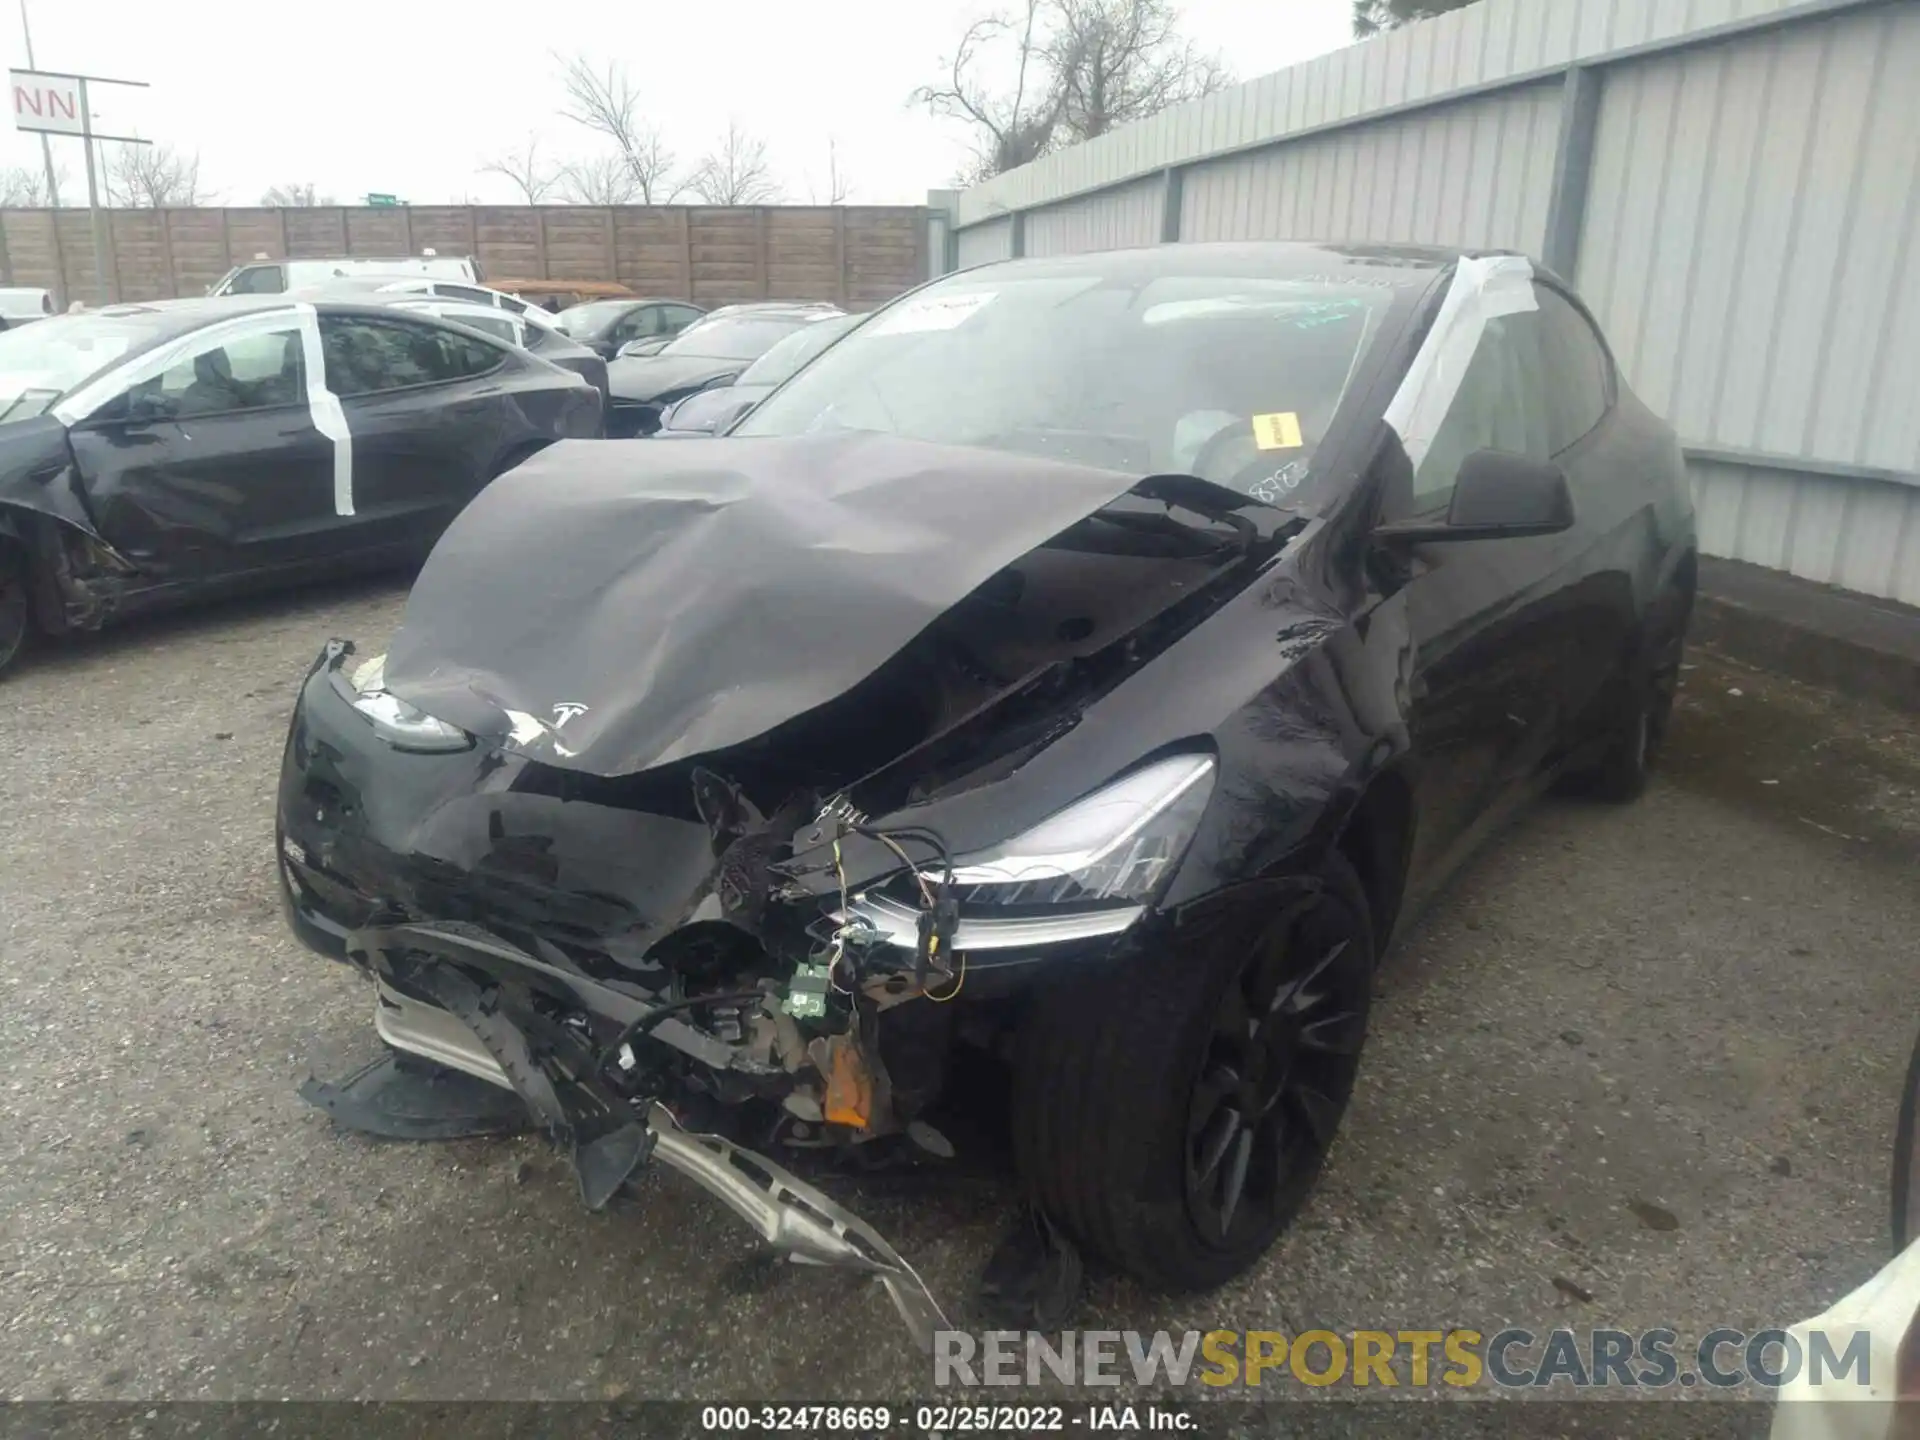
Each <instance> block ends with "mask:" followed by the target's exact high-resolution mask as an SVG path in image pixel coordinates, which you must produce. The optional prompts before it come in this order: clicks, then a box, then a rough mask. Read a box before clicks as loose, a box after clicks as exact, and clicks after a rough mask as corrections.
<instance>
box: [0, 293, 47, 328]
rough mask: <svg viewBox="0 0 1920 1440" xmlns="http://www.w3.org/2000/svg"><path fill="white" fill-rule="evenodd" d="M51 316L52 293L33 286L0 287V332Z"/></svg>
mask: <svg viewBox="0 0 1920 1440" xmlns="http://www.w3.org/2000/svg"><path fill="white" fill-rule="evenodd" d="M51 314H53V292H52V291H51V290H42V289H40V288H39V287H38V286H35V285H0V330H11V329H13V328H14V327H15V326H16V325H25V324H26V323H27V322H28V321H29V320H44V319H46V318H47V316H49V315H51Z"/></svg>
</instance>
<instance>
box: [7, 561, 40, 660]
mask: <svg viewBox="0 0 1920 1440" xmlns="http://www.w3.org/2000/svg"><path fill="white" fill-rule="evenodd" d="M32 631H33V604H32V600H31V596H30V592H29V590H28V587H27V565H26V556H25V555H24V554H22V553H21V550H20V547H19V546H18V545H13V544H9V543H8V542H6V541H4V540H0V675H4V674H5V673H6V672H7V670H8V669H9V667H11V666H12V665H13V663H14V661H15V660H16V659H18V658H19V656H20V652H21V651H22V650H24V649H25V648H26V644H27V637H28V636H29V635H30V634H31V633H32Z"/></svg>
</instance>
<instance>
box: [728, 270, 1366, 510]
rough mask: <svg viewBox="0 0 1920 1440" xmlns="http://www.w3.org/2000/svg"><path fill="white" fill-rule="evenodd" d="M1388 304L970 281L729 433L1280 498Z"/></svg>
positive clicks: (812, 371)
mask: <svg viewBox="0 0 1920 1440" xmlns="http://www.w3.org/2000/svg"><path fill="white" fill-rule="evenodd" d="M1390 304H1391V292H1390V291H1389V290H1388V289H1386V288H1384V287H1380V286H1376V285H1367V284H1359V283H1356V284H1341V283H1339V282H1338V281H1337V280H1334V281H1326V280H1311V281H1309V280H1275V279H1268V278H1253V277H1236V276H1231V275H1220V274H1215V273H1208V274H1196V275H1158V276H1154V277H1152V278H1149V279H1145V280H1142V279H1138V278H1136V277H1133V276H1128V277H1126V278H1125V279H1118V278H1115V279H1108V278H1105V277H1102V276H1100V275H1098V274H1087V273H1081V274H1069V275H1037V276H1031V277H1017V276H1012V275H1009V276H996V275H994V274H993V273H992V272H984V273H980V274H975V275H968V276H959V277H955V278H954V279H953V280H951V281H948V282H944V283H941V284H937V285H933V286H929V287H928V288H927V289H925V290H922V291H920V292H918V293H917V294H915V295H913V296H910V297H908V298H907V299H905V300H902V301H900V302H899V303H897V304H895V305H893V306H891V307H889V308H888V309H886V310H883V311H881V312H880V313H879V314H878V315H876V316H875V317H873V319H871V320H869V321H868V322H867V323H866V324H864V325H862V326H861V327H860V329H859V330H858V331H857V332H856V333H854V334H852V335H850V336H848V337H847V339H846V341H845V342H844V343H843V344H840V345H836V346H834V347H833V349H832V350H831V351H829V352H828V353H827V354H825V355H823V356H821V357H820V359H819V360H818V361H817V362H816V363H814V364H812V365H809V366H808V367H807V368H806V369H805V370H804V371H803V372H801V373H800V374H799V375H797V376H795V377H794V378H793V380H792V381H790V382H789V383H788V384H787V385H785V386H784V387H783V388H782V389H780V390H779V391H777V392H776V393H774V394H773V395H772V396H770V397H769V398H768V399H767V401H766V402H765V403H764V404H762V405H761V406H760V408H759V409H758V410H756V411H754V412H753V414H751V415H750V416H748V417H747V419H746V421H745V422H744V423H743V424H742V425H740V426H739V427H738V428H737V429H736V430H734V431H733V433H734V434H735V435H794V434H800V433H803V432H806V431H815V430H835V429H844V430H873V431H881V432H885V433H888V434H894V435H902V436H906V437H909V438H912V439H918V440H928V441H935V442H939V443H943V444H951V445H974V446H981V447H984V448H987V449H994V450H1012V451H1017V452H1021V453H1025V454H1034V455H1042V456H1047V457H1050V458H1055V459H1062V460H1073V461H1077V462H1080V463H1083V464H1089V465H1101V466H1107V467H1110V468H1113V469H1116V470H1124V471H1128V472H1137V473H1141V474H1154V473H1178V474H1195V475H1200V476H1202V477H1203V478H1205V479H1208V480H1213V481H1217V482H1219V483H1220V484H1223V485H1232V486H1234V488H1236V489H1241V490H1244V491H1247V492H1249V493H1251V494H1254V495H1255V496H1256V497H1257V498H1259V499H1261V500H1266V501H1269V502H1272V501H1275V500H1283V499H1284V498H1285V496H1286V494H1287V493H1290V492H1291V491H1292V490H1293V489H1294V488H1295V487H1297V486H1298V485H1299V483H1300V480H1301V479H1302V477H1304V475H1305V473H1306V462H1307V461H1309V460H1310V459H1311V458H1312V455H1313V452H1314V450H1315V448H1316V447H1317V446H1318V445H1319V443H1320V441H1321V440H1322V439H1323V438H1324V437H1325V435H1326V432H1327V427H1328V425H1329V424H1330V423H1331V421H1332V419H1333V414H1334V411H1335V410H1336V409H1337V408H1338V406H1339V404H1340V401H1341V398H1342V397H1343V396H1344V395H1345V394H1346V391H1347V387H1348V385H1349V384H1350V383H1351V382H1352V379H1353V376H1354V374H1355V373H1356V372H1357V371H1358V369H1359V362H1360V358H1361V356H1362V355H1363V354H1364V353H1365V352H1366V348H1367V344H1368V342H1369V340H1370V339H1371V338H1372V336H1373V334H1374V332H1375V331H1376V330H1377V329H1378V328H1379V325H1380V322H1381V319H1382V317H1383V316H1384V315H1385V313H1386V311H1387V308H1388V306H1389V305H1390Z"/></svg>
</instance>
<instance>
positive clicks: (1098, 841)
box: [927, 755, 1214, 906]
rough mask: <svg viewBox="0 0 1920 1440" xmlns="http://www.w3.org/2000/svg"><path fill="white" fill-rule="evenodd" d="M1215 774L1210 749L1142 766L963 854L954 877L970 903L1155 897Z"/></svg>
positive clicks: (1054, 902)
mask: <svg viewBox="0 0 1920 1440" xmlns="http://www.w3.org/2000/svg"><path fill="white" fill-rule="evenodd" d="M1213 780H1214V762H1213V757H1212V756H1210V755H1178V756H1175V757H1173V758H1172V759H1169V760H1158V761H1155V762H1154V763H1153V764H1151V765H1145V766H1142V767H1141V768H1140V769H1138V770H1136V771H1134V772H1133V773H1132V774H1130V775H1127V776H1125V777H1123V778H1122V779H1119V780H1116V781H1114V782H1113V784H1111V785H1108V786H1107V787H1105V788H1104V789H1101V790H1097V791H1095V792H1094V793H1093V794H1091V795H1089V796H1087V798H1086V799H1084V800H1080V801H1077V802H1076V803H1074V804H1072V805H1069V806H1068V807H1067V808H1066V809H1064V810H1062V811H1060V812H1059V813H1058V814H1055V815H1053V816H1050V817H1049V818H1047V819H1045V820H1042V821H1041V822H1040V823H1039V824H1038V825H1036V826H1034V827H1033V828H1032V829H1031V830H1028V831H1026V832H1025V833H1024V834H1021V835H1016V836H1015V837H1014V838H1013V839H1011V840H1008V841H1006V842H1005V843H1003V844H1000V845H996V846H994V847H993V848H992V849H991V850H986V851H982V852H979V853H977V854H973V855H963V856H960V857H959V858H958V859H957V860H956V861H955V865H954V875H953V880H954V884H955V886H956V887H957V888H958V889H959V893H960V900H961V903H962V904H963V905H966V906H974V905H996V906H1003V905H1004V906H1013V905H1020V906H1027V905H1074V904H1097V903H1100V902H1105V901H1111V902H1119V901H1133V902H1136V903H1138V902H1143V901H1146V900H1149V899H1151V898H1152V896H1153V895H1154V894H1155V893H1156V892H1157V891H1158V890H1159V889H1160V886H1161V883H1162V882H1163V881H1164V880H1166V879H1167V877H1168V876H1169V875H1171V874H1172V873H1173V867H1174V866H1175V865H1177V864H1178V863H1179V862H1180V857H1181V856H1182V855H1184V854H1185V853H1186V849H1187V845H1188V843H1189V842H1190V841H1191V840H1192V839H1193V832H1194V830H1195V829H1196V828H1198V826H1199V824H1200V817H1201V815H1202V814H1203V813H1204V812H1205V810H1206V808H1207V800H1208V798H1209V797H1210V796H1211V795H1212V794H1213ZM927 873H928V876H929V878H944V875H941V874H936V872H933V871H929V872H927Z"/></svg>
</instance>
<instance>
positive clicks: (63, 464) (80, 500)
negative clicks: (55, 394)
mask: <svg viewBox="0 0 1920 1440" xmlns="http://www.w3.org/2000/svg"><path fill="white" fill-rule="evenodd" d="M22 512H29V513H37V514H41V515H46V516H48V517H50V518H52V519H54V520H58V521H59V522H60V523H61V524H63V525H70V526H72V527H73V528H74V529H76V530H79V531H81V532H82V533H83V534H85V535H88V536H91V537H92V538H93V539H95V540H102V543H104V540H103V537H102V536H101V535H100V532H99V531H98V530H97V529H96V528H95V527H94V523H93V515H92V513H91V512H90V511H89V510H88V509H87V503H86V497H85V494H84V493H83V491H82V489H81V482H80V466H79V464H78V462H76V461H75V459H74V457H73V447H72V446H71V445H70V444H68V442H67V427H66V426H65V425H63V424H61V423H60V421H58V420H56V419H54V417H53V416H51V415H35V416H32V417H31V418H29V419H26V420H15V421H11V422H8V423H5V424H0V517H4V519H5V523H6V524H7V525H8V526H9V533H10V534H12V535H13V536H14V537H16V538H18V539H20V540H22V541H24V540H26V539H27V538H28V534H29V532H28V529H27V528H26V526H25V525H24V524H23V521H22Z"/></svg>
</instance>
